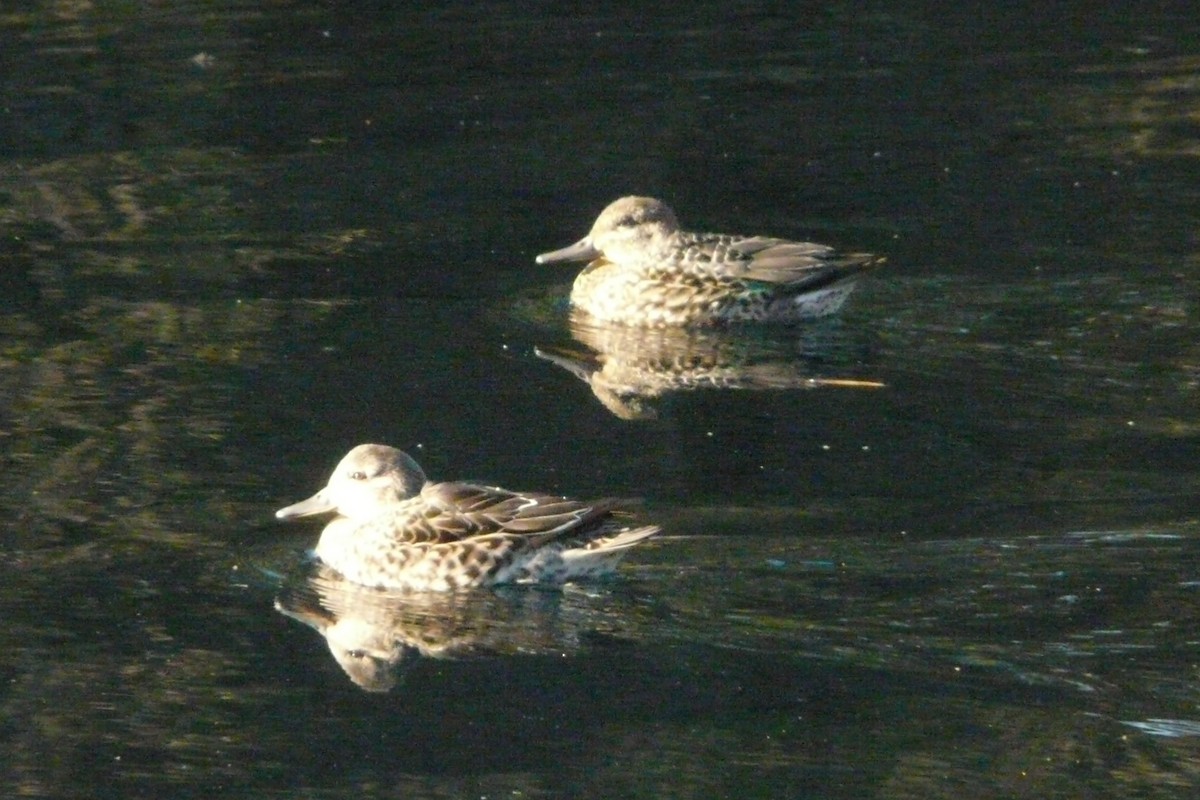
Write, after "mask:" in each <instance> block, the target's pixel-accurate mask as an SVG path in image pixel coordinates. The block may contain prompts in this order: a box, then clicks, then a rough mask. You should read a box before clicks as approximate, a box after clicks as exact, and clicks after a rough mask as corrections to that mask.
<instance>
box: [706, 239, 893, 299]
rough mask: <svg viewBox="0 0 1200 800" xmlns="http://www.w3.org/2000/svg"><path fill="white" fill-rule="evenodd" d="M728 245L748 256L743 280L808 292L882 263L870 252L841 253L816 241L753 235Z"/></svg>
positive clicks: (881, 260)
mask: <svg viewBox="0 0 1200 800" xmlns="http://www.w3.org/2000/svg"><path fill="white" fill-rule="evenodd" d="M730 248H731V249H732V250H734V251H736V252H739V253H742V254H744V255H745V256H747V260H746V261H745V262H743V263H744V267H745V271H744V272H743V273H742V275H741V276H740V277H741V278H743V279H744V280H750V281H762V282H764V283H773V284H777V285H780V286H786V287H788V289H790V290H795V291H808V290H813V289H819V288H821V287H822V286H828V285H830V284H834V283H837V282H839V281H842V280H845V279H846V278H849V277H851V276H853V275H857V274H859V273H860V272H863V271H865V270H868V269H870V268H872V267H875V266H878V265H880V264H882V263H883V259H882V258H880V257H877V256H873V255H871V254H870V253H842V252H839V251H838V250H836V249H834V248H832V247H829V246H828V245H823V244H816V243H815V242H791V241H788V240H786V239H769V238H766V237H762V236H755V237H752V238H749V239H739V240H737V241H734V242H732V243H731V244H730Z"/></svg>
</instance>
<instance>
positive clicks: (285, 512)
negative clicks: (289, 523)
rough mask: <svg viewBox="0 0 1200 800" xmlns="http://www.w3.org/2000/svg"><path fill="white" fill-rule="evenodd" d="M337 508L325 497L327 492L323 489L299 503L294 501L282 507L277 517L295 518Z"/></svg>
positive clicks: (276, 513) (276, 514) (277, 512)
mask: <svg viewBox="0 0 1200 800" xmlns="http://www.w3.org/2000/svg"><path fill="white" fill-rule="evenodd" d="M335 509H336V506H334V505H333V504H332V503H330V502H329V501H328V500H326V499H325V492H324V491H323V490H322V491H320V492H317V493H316V494H314V495H313V496H312V497H310V498H308V499H307V500H301V501H300V502H299V503H293V504H292V505H290V506H287V507H286V508H281V509H279V510H278V511H276V512H275V517H276V519H293V518H295V517H307V516H311V515H312V514H323V513H325V512H326V511H333V510H335Z"/></svg>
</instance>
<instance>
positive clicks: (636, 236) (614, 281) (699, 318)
mask: <svg viewBox="0 0 1200 800" xmlns="http://www.w3.org/2000/svg"><path fill="white" fill-rule="evenodd" d="M537 261H538V263H539V264H550V263H555V262H559V261H590V263H589V264H588V265H587V266H586V267H584V269H583V271H582V272H580V273H579V275H578V277H576V279H575V285H574V286H573V287H572V289H571V303H572V304H573V305H575V306H576V307H577V308H579V309H581V310H582V311H585V312H587V313H588V314H589V315H591V316H592V317H593V318H595V319H596V320H597V321H601V322H615V323H620V324H626V325H646V326H657V325H705V324H714V323H721V322H739V321H753V322H795V321H799V320H804V319H814V318H817V317H822V316H825V315H828V314H832V313H834V312H836V311H837V310H838V309H839V308H841V306H842V304H843V303H844V302H845V301H846V298H847V297H848V296H849V295H850V292H851V291H852V290H853V289H854V285H855V282H856V281H857V280H858V278H860V277H861V276H862V274H863V273H865V272H866V271H868V270H869V269H871V268H873V267H876V266H878V265H880V264H882V263H883V259H882V258H879V257H876V256H873V255H870V254H867V253H839V252H838V251H836V250H834V249H833V248H832V247H828V246H826V245H822V244H815V243H813V242H793V241H788V240H786V239H774V238H770V237H766V236H732V235H728V234H720V233H690V232H687V231H683V230H681V229H680V227H679V220H678V219H677V218H676V216H675V212H674V211H672V210H671V208H670V207H669V206H668V205H667V204H666V203H664V202H662V201H661V200H655V199H654V198H651V197H622V198H621V199H619V200H616V201H614V202H613V203H611V204H610V205H609V206H608V207H607V208H605V209H604V211H602V212H601V213H600V216H599V217H598V218H597V219H596V222H595V224H594V225H593V226H592V230H591V232H590V233H588V235H587V236H585V237H584V238H582V239H580V240H579V241H578V242H576V243H575V244H573V245H571V246H569V247H564V248H563V249H561V250H555V251H553V252H550V253H543V254H542V255H540V256H538V257H537Z"/></svg>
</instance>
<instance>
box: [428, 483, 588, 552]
mask: <svg viewBox="0 0 1200 800" xmlns="http://www.w3.org/2000/svg"><path fill="white" fill-rule="evenodd" d="M421 501H422V507H423V511H424V513H423V514H422V517H423V520H422V522H423V524H422V527H424V528H427V529H428V530H429V531H430V534H431V538H430V539H429V540H428V541H430V542H451V541H460V540H462V539H465V538H468V537H477V536H486V535H489V534H496V533H501V534H516V535H520V536H529V537H536V538H554V537H555V536H558V535H560V534H563V533H566V532H567V531H572V530H575V529H577V528H579V527H580V526H583V525H587V524H589V523H591V522H594V521H596V520H599V519H601V518H603V517H605V516H607V515H608V513H609V512H610V511H611V509H612V501H597V502H592V503H584V502H580V501H578V500H572V499H569V498H563V497H557V496H555V495H549V494H539V493H532V492H511V491H509V490H507V489H500V488H498V487H495V486H479V485H476V484H471V483H449V482H448V483H434V484H427V485H426V486H425V488H424V489H422V491H421Z"/></svg>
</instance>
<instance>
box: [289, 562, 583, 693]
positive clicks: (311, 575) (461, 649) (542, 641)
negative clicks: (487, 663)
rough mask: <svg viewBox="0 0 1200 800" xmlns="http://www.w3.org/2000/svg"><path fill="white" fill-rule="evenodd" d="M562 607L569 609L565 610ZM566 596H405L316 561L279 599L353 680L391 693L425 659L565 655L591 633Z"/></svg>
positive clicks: (517, 590) (531, 592) (515, 590)
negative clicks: (352, 578) (363, 582)
mask: <svg viewBox="0 0 1200 800" xmlns="http://www.w3.org/2000/svg"><path fill="white" fill-rule="evenodd" d="M564 602H565V603H566V605H567V608H566V609H564ZM569 606H570V601H569V600H568V601H564V599H563V593H562V592H548V591H539V590H537V589H530V588H528V587H510V588H508V589H507V590H506V589H503V588H502V589H498V590H494V591H485V592H402V591H396V590H384V589H374V588H370V587H366V586H362V585H360V584H356V583H352V582H351V581H348V580H346V579H345V578H343V577H341V576H340V575H339V574H338V573H336V572H334V571H333V570H332V569H329V568H328V567H326V566H324V565H322V564H320V563H317V562H314V563H313V564H311V565H310V566H309V567H307V571H306V572H304V573H303V574H302V575H298V576H295V577H293V578H290V579H289V580H288V581H287V582H286V583H285V584H284V586H283V588H282V589H281V590H280V592H279V594H278V596H277V597H276V599H275V609H276V610H277V611H279V612H280V613H281V614H283V615H285V616H287V617H291V618H292V619H294V620H298V621H299V622H302V623H304V624H305V625H308V626H309V627H310V628H312V629H313V630H315V631H316V632H317V633H319V634H321V635H322V636H323V637H325V641H326V643H327V644H328V645H329V651H330V652H331V653H332V654H333V658H334V660H335V661H337V663H338V665H339V666H340V667H341V668H342V670H344V671H345V673H346V675H348V676H349V677H350V680H352V681H354V683H356V684H357V685H358V686H360V687H361V688H363V689H365V690H367V691H369V692H388V691H391V690H392V689H393V688H395V687H396V686H397V685H398V684H399V683H400V682H401V681H402V680H403V677H404V675H405V673H406V672H407V670H408V669H409V668H410V667H411V666H412V665H414V664H415V663H418V662H419V661H420V657H422V656H424V657H428V658H439V659H457V658H470V657H474V656H482V655H494V654H505V653H525V654H547V653H555V654H562V653H564V652H573V651H575V650H577V649H578V648H579V646H580V637H581V635H583V634H582V633H581V631H584V630H588V631H590V630H591V627H590V625H589V624H588V623H589V622H591V620H589V619H587V615H586V614H585V615H583V617H582V618H581V617H580V615H579V614H577V613H576V614H572V613H571V609H570V607H569Z"/></svg>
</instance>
